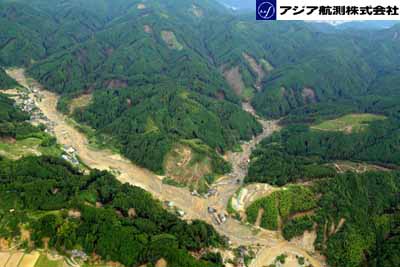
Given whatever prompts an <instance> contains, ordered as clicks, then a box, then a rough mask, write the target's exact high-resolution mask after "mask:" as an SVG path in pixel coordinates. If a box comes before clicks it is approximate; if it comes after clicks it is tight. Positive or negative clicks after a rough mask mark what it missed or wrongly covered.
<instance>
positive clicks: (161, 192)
mask: <svg viewBox="0 0 400 267" xmlns="http://www.w3.org/2000/svg"><path fill="white" fill-rule="evenodd" d="M7 73H8V75H9V76H11V77H12V78H14V79H15V80H17V81H18V83H19V84H21V85H22V86H24V87H27V88H32V89H37V90H39V92H40V95H41V97H40V100H39V99H36V98H34V97H33V96H32V98H34V99H35V102H36V105H37V107H38V108H39V109H40V110H41V111H42V112H43V114H44V115H45V116H46V117H47V118H48V119H49V120H50V121H51V122H53V124H54V125H55V126H54V134H55V136H56V138H57V140H58V142H59V143H60V144H62V145H66V146H72V147H73V148H75V149H76V151H77V155H78V156H79V158H80V160H82V162H83V163H84V164H86V165H87V166H90V167H91V168H96V169H99V170H110V169H114V170H118V172H119V175H118V176H117V179H118V180H119V181H121V182H123V183H129V184H132V185H135V186H138V187H141V188H143V189H145V190H146V191H149V192H150V193H152V195H153V196H154V197H155V198H157V199H159V200H161V201H166V200H168V201H172V202H174V204H175V206H177V207H178V208H179V209H181V210H183V211H184V212H185V213H186V215H185V217H184V218H185V219H187V220H194V219H199V220H204V221H206V222H208V223H210V224H212V225H213V226H214V227H215V228H216V230H217V231H218V232H219V233H220V234H222V235H225V236H227V237H228V238H229V240H230V241H231V243H232V245H234V246H239V245H244V246H253V245H256V244H259V245H260V246H262V248H263V249H261V251H269V250H271V249H273V248H274V247H276V246H278V247H279V249H282V248H284V247H285V246H286V244H288V243H287V242H286V241H284V240H282V238H281V237H280V235H279V234H278V233H277V232H274V231H267V230H262V229H258V230H257V231H254V228H251V227H250V226H247V225H243V224H242V223H240V222H239V221H237V220H234V219H232V218H228V219H227V221H226V223H224V224H221V225H219V224H217V223H216V222H215V221H214V220H213V219H212V217H211V216H210V215H209V214H208V211H207V208H208V207H215V208H217V210H218V211H220V212H221V211H225V209H226V207H227V203H228V201H229V198H230V197H231V196H232V195H233V194H234V192H236V190H237V189H238V188H239V187H240V186H241V184H240V183H237V180H238V179H239V180H240V181H241V182H242V181H243V179H244V177H245V176H246V174H247V168H248V161H249V158H250V155H251V151H252V149H254V147H255V146H256V145H257V144H258V143H259V142H260V141H261V140H262V139H263V138H265V137H267V136H269V135H271V134H272V133H273V132H274V131H276V130H278V129H279V127H278V125H277V122H276V121H266V120H263V119H261V118H260V117H258V116H257V115H256V113H255V112H254V110H253V108H252V107H251V105H249V104H248V103H245V104H243V109H244V110H245V111H247V112H249V113H251V114H253V115H254V116H255V117H256V118H257V119H258V120H259V122H260V123H261V124H262V126H263V131H262V133H261V134H259V135H258V136H256V137H254V138H253V139H252V140H251V141H249V142H247V143H245V144H243V145H242V149H243V151H242V152H240V153H228V154H227V155H226V158H227V160H229V161H230V162H231V163H232V166H233V170H232V173H230V174H229V175H227V176H225V177H222V178H221V179H220V180H219V181H217V183H216V185H215V186H214V187H215V188H216V189H217V190H218V195H217V196H213V197H210V198H208V199H205V198H200V197H196V196H192V195H191V193H190V192H189V190H188V189H185V188H178V187H173V186H169V185H165V184H163V183H162V177H160V176H157V175H155V174H154V173H152V172H150V171H149V170H146V169H144V168H141V167H139V166H137V165H135V164H133V163H132V162H131V161H129V160H128V159H126V158H124V157H122V156H121V155H119V154H115V153H114V152H112V151H109V150H94V149H92V148H90V146H89V142H88V140H87V138H86V136H85V135H84V134H82V133H81V132H79V131H78V130H77V129H75V128H74V127H73V126H71V125H70V124H69V123H68V122H67V118H66V117H65V116H64V115H63V114H61V113H60V112H58V110H57V108H56V106H57V101H58V96H57V95H56V94H54V93H52V92H50V91H47V90H45V89H43V88H42V86H40V85H39V84H38V83H36V82H35V81H33V80H31V79H27V77H26V76H25V72H24V70H23V69H10V70H7ZM297 250H298V251H299V252H300V254H302V255H304V257H306V258H308V257H310V256H309V255H308V254H307V252H306V251H303V250H301V249H300V248H297ZM263 255H264V256H263ZM259 258H260V259H263V260H262V262H265V253H264V254H261V255H259ZM254 262H260V260H256V261H254ZM258 266H263V265H257V264H256V265H254V264H253V265H252V267H258ZM313 266H314V267H320V266H322V265H321V264H320V263H319V262H318V261H315V263H314V264H313Z"/></svg>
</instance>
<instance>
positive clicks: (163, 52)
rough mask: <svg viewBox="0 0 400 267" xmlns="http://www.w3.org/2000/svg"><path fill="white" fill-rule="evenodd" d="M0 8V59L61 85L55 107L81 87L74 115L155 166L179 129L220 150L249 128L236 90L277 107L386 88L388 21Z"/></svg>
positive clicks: (96, 6)
mask: <svg viewBox="0 0 400 267" xmlns="http://www.w3.org/2000/svg"><path fill="white" fill-rule="evenodd" d="M0 15H1V16H0V20H1V23H2V25H4V29H5V30H4V31H2V32H1V33H0V65H4V66H25V67H26V68H27V69H28V73H29V74H30V75H32V76H33V77H34V78H36V79H37V80H38V81H39V82H40V83H42V84H43V85H44V86H45V87H46V88H48V89H49V90H53V91H55V92H57V93H60V94H62V95H63V97H62V99H61V101H60V104H59V108H60V109H61V110H63V111H64V112H66V113H68V111H69V109H70V107H69V104H70V103H71V99H72V98H75V97H77V96H79V95H81V94H88V93H91V94H93V101H92V102H91V104H90V105H89V106H87V107H83V108H81V109H79V110H77V111H76V112H75V115H74V117H75V118H76V119H77V120H79V121H80V122H84V123H87V124H89V125H90V126H91V127H93V128H95V129H97V130H98V131H99V134H104V133H107V134H109V135H111V137H112V138H114V139H115V140H117V142H119V145H118V147H121V148H122V149H121V150H122V152H123V153H124V154H125V155H126V156H127V157H129V158H130V159H132V160H133V161H135V162H136V163H138V164H140V165H142V166H145V167H147V168H149V169H151V170H153V171H157V172H160V173H162V172H163V171H164V170H163V167H162V166H163V162H164V160H165V156H166V155H167V153H168V152H169V151H170V149H171V147H172V145H173V144H176V143H177V142H179V141H180V140H187V139H199V140H201V141H202V142H203V143H204V144H206V145H208V146H209V147H210V148H211V149H213V150H215V151H217V152H219V153H223V152H225V151H226V150H231V149H232V148H233V146H234V145H235V144H237V143H238V141H239V140H241V139H242V140H248V139H249V138H251V136H252V135H254V134H256V133H258V132H260V130H261V128H260V125H259V124H258V123H257V122H256V121H255V120H254V118H252V117H251V116H250V115H248V114H247V113H245V112H244V111H242V110H241V107H240V101H241V100H246V101H250V100H251V101H252V104H253V105H254V107H255V108H256V110H257V111H258V112H259V113H261V114H263V115H266V116H270V117H279V116H283V115H291V114H297V110H298V109H301V108H304V107H307V108H308V107H310V108H312V107H313V106H314V105H318V104H319V103H331V104H332V103H336V102H338V101H344V100H347V101H355V100H354V99H356V98H360V97H365V96H374V97H377V96H391V95H393V96H394V95H398V90H397V88H396V84H398V82H397V80H396V79H397V78H396V77H398V75H397V67H396V66H397V62H398V61H399V58H398V55H399V53H398V52H399V51H398V50H399V48H398V46H397V45H396V42H397V39H396V36H398V27H397V26H394V27H393V28H391V29H387V30H383V31H382V32H381V34H376V35H375V34H370V33H369V32H367V31H366V32H364V33H357V32H351V31H334V32H331V33H326V32H319V31H318V30H317V29H316V28H313V25H312V24H305V23H302V22H280V23H268V24H265V23H259V22H256V21H254V18H253V16H249V15H246V14H236V15H233V14H232V13H231V12H230V11H229V10H227V9H226V8H224V7H223V6H221V5H219V4H218V3H216V2H214V1H206V0H190V1H183V0H178V1H177V0H175V1H151V2H148V1H140V0H129V1H128V0H118V1H113V3H111V2H109V1H105V0H101V1H82V0H73V1H61V0H55V1H53V0H52V1H50V0H41V1H27V0H17V1H7V0H1V1H0ZM39 21H40V23H38V22H39ZM266 34H267V35H268V38H264V36H265V35H266ZM17 51H18V52H17ZM376 51H382V53H381V54H377V52H376ZM377 58H380V60H377ZM149 105H151V107H150V106H149ZM178 106H179V108H178ZM104 107H107V108H106V109H105V108H104ZM133 118H134V119H133ZM149 129H150V130H149ZM156 151H157V152H156ZM213 171H214V172H216V173H218V171H217V170H213Z"/></svg>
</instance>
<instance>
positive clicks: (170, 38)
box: [161, 31, 183, 50]
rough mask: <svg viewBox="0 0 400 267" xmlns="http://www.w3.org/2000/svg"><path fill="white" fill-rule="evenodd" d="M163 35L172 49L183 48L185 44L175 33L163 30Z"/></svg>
mask: <svg viewBox="0 0 400 267" xmlns="http://www.w3.org/2000/svg"><path fill="white" fill-rule="evenodd" d="M161 37H162V39H163V40H164V42H165V43H166V44H167V45H168V47H169V48H170V49H176V50H182V49H183V45H182V44H181V43H179V42H178V40H177V39H176V36H175V33H173V32H171V31H162V32H161Z"/></svg>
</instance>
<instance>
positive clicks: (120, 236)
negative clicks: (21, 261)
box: [0, 157, 222, 267]
mask: <svg viewBox="0 0 400 267" xmlns="http://www.w3.org/2000/svg"><path fill="white" fill-rule="evenodd" d="M0 166H1V168H0V179H1V185H0V192H1V196H0V199H1V201H0V203H1V204H0V237H2V238H7V239H9V240H12V239H16V238H21V236H20V235H21V228H20V227H23V228H22V229H24V230H25V231H26V230H28V231H30V232H31V241H32V244H31V245H29V244H26V246H32V247H35V248H40V247H43V246H45V244H44V241H43V240H47V241H46V246H50V247H52V248H56V249H57V250H59V251H65V250H70V249H73V248H77V247H81V248H82V249H83V251H85V252H86V253H88V254H91V253H96V254H98V255H99V256H101V257H102V259H103V260H105V261H118V262H120V263H122V264H124V265H126V266H138V265H139V264H141V263H155V262H157V261H158V260H159V259H160V258H163V259H165V260H166V261H167V262H168V266H176V267H183V266H187V267H192V266H199V267H200V266H202V267H205V266H210V267H211V266H220V264H221V263H220V262H207V261H203V260H196V259H195V258H194V257H192V256H191V255H190V254H189V253H188V251H199V250H200V249H202V248H207V247H209V246H219V245H221V242H222V240H221V237H220V236H219V235H218V234H217V233H216V232H215V231H214V229H213V228H212V227H211V226H209V225H207V224H205V223H203V222H200V221H194V222H192V223H191V224H188V223H186V222H183V221H182V220H180V219H178V218H177V216H176V215H173V214H171V213H169V212H167V211H166V210H164V209H163V208H162V206H161V204H160V203H159V202H157V201H155V200H154V199H153V198H152V197H151V195H150V194H149V193H147V192H145V191H144V190H142V189H140V188H137V187H133V186H130V185H127V184H125V185H122V184H120V183H119V182H118V181H117V180H116V179H115V177H113V176H112V175H110V174H109V173H106V172H98V171H93V172H91V174H90V175H82V174H80V173H78V172H77V171H76V170H75V169H74V168H72V167H71V166H70V165H69V164H67V163H66V162H63V161H61V160H58V159H54V158H46V157H43V158H34V157H32V158H24V159H21V160H19V161H9V160H6V159H2V158H0ZM96 205H97V207H96ZM11 209H13V210H16V212H14V213H10V212H9V210H11ZM27 248H28V247H27Z"/></svg>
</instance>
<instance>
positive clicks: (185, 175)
mask: <svg viewBox="0 0 400 267" xmlns="http://www.w3.org/2000/svg"><path fill="white" fill-rule="evenodd" d="M165 172H166V176H168V177H170V178H172V179H173V180H175V181H176V182H177V183H179V184H184V185H194V186H195V187H196V188H198V187H202V186H203V185H202V183H204V181H203V180H204V179H202V178H203V177H204V176H206V175H208V174H211V173H212V167H211V159H210V158H209V157H208V156H207V155H205V154H201V153H199V152H197V151H194V150H193V149H192V148H191V147H189V146H187V145H183V144H178V145H176V146H175V147H174V148H173V149H172V150H171V151H170V152H169V153H168V155H167V157H166V160H165Z"/></svg>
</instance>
